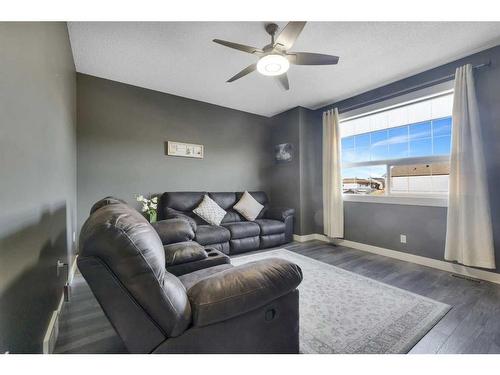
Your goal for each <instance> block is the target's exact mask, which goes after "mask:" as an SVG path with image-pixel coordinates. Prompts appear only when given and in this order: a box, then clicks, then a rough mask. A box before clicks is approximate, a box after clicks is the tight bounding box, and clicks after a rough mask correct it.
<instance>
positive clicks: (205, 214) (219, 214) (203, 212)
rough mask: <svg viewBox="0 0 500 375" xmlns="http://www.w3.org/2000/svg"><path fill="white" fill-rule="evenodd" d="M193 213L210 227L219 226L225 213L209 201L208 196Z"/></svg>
mask: <svg viewBox="0 0 500 375" xmlns="http://www.w3.org/2000/svg"><path fill="white" fill-rule="evenodd" d="M193 212H194V213H195V214H196V215H198V216H199V217H201V218H202V219H203V220H205V221H206V222H207V223H209V224H211V225H219V224H220V223H221V221H222V219H224V216H226V211H224V210H223V209H222V208H221V207H220V206H219V205H218V204H217V203H215V202H214V201H213V200H212V199H210V197H209V196H208V195H205V196H204V197H203V200H202V201H201V203H200V204H199V205H198V207H196V208H195V209H194V210H193Z"/></svg>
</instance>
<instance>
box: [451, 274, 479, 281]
mask: <svg viewBox="0 0 500 375" xmlns="http://www.w3.org/2000/svg"><path fill="white" fill-rule="evenodd" d="M451 277H456V278H457V279H463V280H467V281H471V282H473V283H477V284H481V283H482V282H483V281H482V280H479V279H475V278H473V277H469V276H463V275H457V274H456V273H452V274H451Z"/></svg>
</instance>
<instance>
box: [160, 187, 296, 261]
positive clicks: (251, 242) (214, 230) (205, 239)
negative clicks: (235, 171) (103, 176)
mask: <svg viewBox="0 0 500 375" xmlns="http://www.w3.org/2000/svg"><path fill="white" fill-rule="evenodd" d="M205 194H208V196H209V197H210V198H211V199H213V200H214V201H215V202H216V203H217V204H218V205H219V206H221V207H222V208H223V209H224V210H225V211H227V214H226V216H225V217H224V219H223V220H222V223H221V225H220V226H217V225H209V224H208V223H207V222H205V221H204V220H203V219H201V218H200V217H198V216H197V215H195V214H194V213H193V210H194V209H195V208H196V207H197V206H198V205H199V204H200V202H201V201H202V199H203V196H204V195H205ZM250 194H251V195H252V197H254V198H255V200H257V201H258V202H259V203H260V204H262V205H263V206H264V208H263V209H262V211H261V212H260V214H259V216H258V217H257V219H256V220H255V221H253V222H252V221H247V220H246V219H245V218H243V217H242V216H241V215H240V214H239V213H238V212H236V211H235V210H233V208H232V207H233V206H234V205H235V204H236V203H237V202H238V201H239V200H240V198H241V196H242V195H243V192H215V193H209V192H166V193H163V194H162V196H161V197H160V201H159V204H158V218H159V220H164V219H171V218H184V219H186V220H188V221H189V222H190V223H191V225H192V227H193V230H194V231H195V234H196V237H195V240H196V241H197V242H198V243H199V244H200V245H204V246H210V247H213V248H215V249H218V250H221V251H223V252H224V253H226V254H237V253H242V252H245V251H251V250H256V249H264V248H268V247H274V246H279V245H282V244H285V243H288V242H291V241H292V240H293V217H294V213H295V211H294V210H293V209H291V208H281V207H271V206H270V204H269V200H268V198H267V195H266V193H265V192H263V191H253V192H250Z"/></svg>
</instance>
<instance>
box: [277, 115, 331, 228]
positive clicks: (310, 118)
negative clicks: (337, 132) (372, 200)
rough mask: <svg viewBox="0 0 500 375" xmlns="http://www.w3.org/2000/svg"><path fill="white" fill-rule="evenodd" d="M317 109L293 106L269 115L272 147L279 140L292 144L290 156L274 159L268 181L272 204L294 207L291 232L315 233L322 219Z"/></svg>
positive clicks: (319, 130) (319, 131)
mask: <svg viewBox="0 0 500 375" xmlns="http://www.w3.org/2000/svg"><path fill="white" fill-rule="evenodd" d="M317 116H318V113H317V112H315V111H311V110H309V109H307V108H303V107H296V108H294V109H291V110H289V111H286V112H283V113H280V114H279V115H276V116H274V117H272V118H271V119H270V122H271V127H270V128H271V140H272V144H273V147H274V146H275V145H278V144H281V143H291V144H292V145H293V159H292V161H290V162H286V163H277V162H274V164H273V166H272V173H271V174H270V179H269V183H270V185H271V188H270V190H271V200H272V202H273V205H276V206H281V207H291V208H294V209H295V214H296V215H295V223H294V233H295V234H299V235H302V234H308V233H318V232H319V231H321V230H322V229H321V223H322V220H323V219H322V215H323V213H322V208H321V205H322V195H321V191H320V194H319V195H318V194H316V193H317V187H318V186H321V159H322V154H321V147H319V148H318V147H317V144H318V143H319V144H320V145H321V135H322V123H321V121H318V118H317Z"/></svg>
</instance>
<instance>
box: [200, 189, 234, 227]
mask: <svg viewBox="0 0 500 375" xmlns="http://www.w3.org/2000/svg"><path fill="white" fill-rule="evenodd" d="M208 195H209V196H210V198H212V199H213V200H214V201H215V202H216V203H217V204H218V205H219V206H220V207H221V208H223V209H224V210H226V216H224V219H222V224H224V223H234V222H237V221H241V220H242V217H241V216H240V214H239V213H238V212H236V211H235V210H234V209H233V206H234V205H235V204H236V203H237V202H238V201H237V200H236V193H209V194H208Z"/></svg>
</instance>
